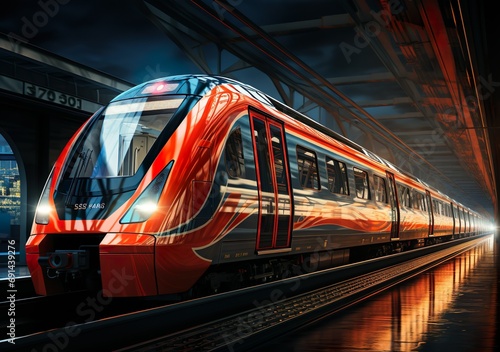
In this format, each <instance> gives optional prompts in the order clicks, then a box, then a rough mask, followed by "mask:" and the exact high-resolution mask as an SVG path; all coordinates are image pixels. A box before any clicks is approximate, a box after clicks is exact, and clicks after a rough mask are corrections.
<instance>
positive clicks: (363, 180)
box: [353, 167, 371, 199]
mask: <svg viewBox="0 0 500 352" xmlns="http://www.w3.org/2000/svg"><path fill="white" fill-rule="evenodd" d="M353 170H354V185H355V186H356V197H358V198H361V199H371V197H370V187H369V185H368V174H367V173H366V171H363V170H360V169H358V168H357V167H354V168H353Z"/></svg>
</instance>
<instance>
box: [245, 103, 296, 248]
mask: <svg viewBox="0 0 500 352" xmlns="http://www.w3.org/2000/svg"><path fill="white" fill-rule="evenodd" d="M250 116H251V126H252V132H253V149H254V159H255V168H256V175H257V186H258V194H259V220H258V229H257V245H256V249H257V252H259V251H268V250H289V249H290V243H291V232H292V219H293V218H292V209H293V205H292V190H291V185H290V174H289V170H288V156H287V153H286V147H285V134H284V127H283V124H282V123H280V122H278V121H276V120H272V119H270V118H268V117H265V116H263V115H261V114H258V113H256V112H254V111H250Z"/></svg>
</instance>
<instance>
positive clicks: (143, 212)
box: [120, 161, 173, 224]
mask: <svg viewBox="0 0 500 352" xmlns="http://www.w3.org/2000/svg"><path fill="white" fill-rule="evenodd" d="M172 164H173V161H171V162H170V163H168V165H167V166H165V168H164V169H163V170H162V171H161V172H160V173H159V174H158V175H157V176H156V177H155V178H154V180H153V181H151V183H150V184H149V186H148V187H146V189H145V190H144V191H143V192H142V193H141V195H140V196H139V197H138V198H137V199H136V200H135V202H134V204H132V206H131V207H130V209H129V210H128V211H127V212H126V213H125V215H124V216H123V218H122V219H121V220H120V223H122V224H129V223H132V222H143V221H146V220H147V219H149V217H150V216H151V215H153V213H154V212H155V211H156V209H157V207H158V200H159V199H160V195H161V192H162V191H163V187H164V186H165V183H166V182H167V178H168V174H169V173H170V169H171V168H172Z"/></svg>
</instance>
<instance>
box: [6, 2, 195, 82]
mask: <svg viewBox="0 0 500 352" xmlns="http://www.w3.org/2000/svg"><path fill="white" fill-rule="evenodd" d="M0 32H3V33H5V34H14V35H15V36H16V37H17V38H22V39H23V40H25V41H27V42H28V43H30V44H32V45H35V46H38V47H40V48H43V49H46V50H49V51H51V52H53V53H55V54H58V55H60V56H63V57H65V58H68V59H70V60H73V61H76V62H79V63H81V64H84V65H86V66H90V67H92V68H95V69H98V70H101V71H103V72H106V73H108V74H111V75H113V76H115V77H118V78H121V79H124V80H127V81H129V82H131V83H140V82H143V81H145V80H148V79H152V78H156V77H160V76H167V75H171V74H182V73H193V72H199V70H198V68H197V67H196V66H195V65H194V64H193V63H192V62H191V61H190V60H189V59H188V58H187V57H186V55H185V54H184V53H182V52H181V51H180V50H179V49H178V48H177V47H176V46H175V45H174V44H173V43H172V42H171V41H170V39H169V38H168V37H167V36H166V35H165V34H164V33H163V32H162V31H160V29H158V28H157V27H156V26H155V25H154V24H153V23H151V22H150V21H149V20H148V19H146V18H145V17H143V16H142V14H141V12H140V11H139V9H138V8H137V7H136V6H135V5H134V3H133V1H131V0H104V1H103V0H29V1H28V0H16V1H9V2H3V3H2V12H1V13H0Z"/></svg>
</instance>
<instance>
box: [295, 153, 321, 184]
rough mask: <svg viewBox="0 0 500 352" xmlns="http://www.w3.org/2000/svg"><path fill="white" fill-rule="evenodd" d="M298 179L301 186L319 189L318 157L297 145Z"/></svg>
mask: <svg viewBox="0 0 500 352" xmlns="http://www.w3.org/2000/svg"><path fill="white" fill-rule="evenodd" d="M297 164H298V168H299V181H300V184H301V185H302V187H303V188H313V189H319V173H318V159H317V158H316V154H315V153H314V152H312V151H310V150H307V149H305V148H303V147H300V146H297Z"/></svg>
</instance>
